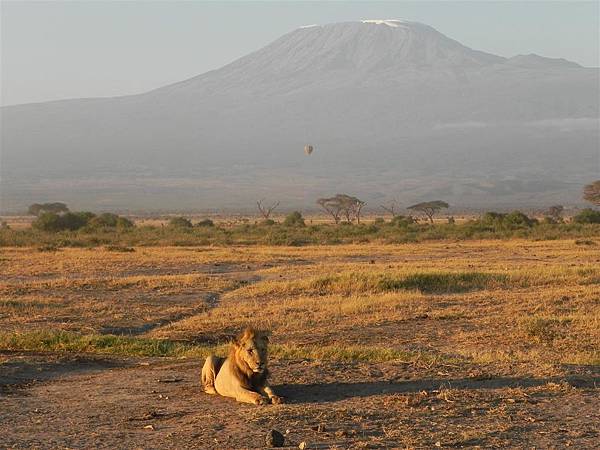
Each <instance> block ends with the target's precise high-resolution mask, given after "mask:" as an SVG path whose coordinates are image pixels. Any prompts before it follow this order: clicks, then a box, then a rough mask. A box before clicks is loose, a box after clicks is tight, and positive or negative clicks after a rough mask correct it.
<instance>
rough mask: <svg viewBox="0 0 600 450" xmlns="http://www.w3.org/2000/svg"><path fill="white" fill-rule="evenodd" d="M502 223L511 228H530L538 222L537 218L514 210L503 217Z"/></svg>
mask: <svg viewBox="0 0 600 450" xmlns="http://www.w3.org/2000/svg"><path fill="white" fill-rule="evenodd" d="M502 223H503V224H504V225H505V226H507V227H509V228H513V227H516V228H524V227H526V228H529V227H532V226H533V225H535V224H536V223H537V220H536V219H532V218H530V217H528V216H527V215H525V214H523V213H522V212H521V211H513V212H511V213H509V214H507V215H506V216H504V218H503V219H502Z"/></svg>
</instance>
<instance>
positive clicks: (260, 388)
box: [201, 328, 283, 405]
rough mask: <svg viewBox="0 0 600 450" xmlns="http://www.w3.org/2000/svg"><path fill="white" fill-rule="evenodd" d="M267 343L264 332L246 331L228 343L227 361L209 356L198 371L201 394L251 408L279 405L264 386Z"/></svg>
mask: <svg viewBox="0 0 600 450" xmlns="http://www.w3.org/2000/svg"><path fill="white" fill-rule="evenodd" d="M268 343H269V333H268V332H266V331H258V330H255V329H253V328H246V329H245V330H244V331H243V332H242V333H241V334H240V335H239V336H238V337H237V338H236V339H235V341H234V342H233V343H232V345H231V348H230V350H229V355H228V356H227V358H219V357H218V356H215V355H209V356H208V358H206V362H205V363H204V366H203V367H202V376H201V382H202V388H203V389H204V392H206V393H207V394H219V395H222V396H223V397H232V398H235V399H236V400H237V401H238V402H244V403H253V404H255V405H265V404H267V403H269V401H270V402H271V403H273V404H279V403H283V398H281V397H279V396H278V395H276V394H275V393H274V392H273V389H271V387H270V386H269V385H268V383H267V378H268V376H269V370H268V369H267V360H268V353H267V345H268Z"/></svg>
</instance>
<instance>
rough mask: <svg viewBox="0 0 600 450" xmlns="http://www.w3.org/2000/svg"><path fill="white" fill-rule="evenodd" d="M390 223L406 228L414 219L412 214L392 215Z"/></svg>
mask: <svg viewBox="0 0 600 450" xmlns="http://www.w3.org/2000/svg"><path fill="white" fill-rule="evenodd" d="M390 223H391V224H392V225H395V226H397V227H400V228H406V227H408V226H409V225H412V224H413V223H415V219H413V218H412V216H394V217H393V218H392V220H391V221H390Z"/></svg>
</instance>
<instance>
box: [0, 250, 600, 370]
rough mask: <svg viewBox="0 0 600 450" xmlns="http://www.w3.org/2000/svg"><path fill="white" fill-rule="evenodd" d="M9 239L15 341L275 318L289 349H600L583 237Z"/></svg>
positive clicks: (499, 355)
mask: <svg viewBox="0 0 600 450" xmlns="http://www.w3.org/2000/svg"><path fill="white" fill-rule="evenodd" d="M1 251H2V253H1V254H0V273H1V274H2V275H1V277H0V326H1V327H2V328H3V329H4V330H6V331H7V332H8V333H9V334H8V335H7V334H5V335H3V337H2V342H4V343H5V344H3V346H4V347H5V348H6V347H7V344H6V342H9V341H10V339H11V338H10V336H13V337H14V336H16V334H15V333H21V334H22V335H28V336H30V338H27V339H25V341H27V342H29V344H27V348H31V347H35V345H33V344H31V342H33V341H35V338H31V336H34V337H35V336H36V334H35V333H47V331H48V330H53V331H55V332H60V331H61V330H62V331H66V332H70V333H72V332H76V333H78V336H86V335H87V336H88V337H87V338H81V339H84V341H82V342H88V343H87V344H86V346H84V347H85V349H86V350H89V351H100V350H99V347H98V345H96V344H93V345H92V344H89V342H96V341H94V339H96V338H94V339H92V338H91V337H89V336H96V337H97V336H102V335H103V333H105V334H107V335H108V334H114V333H115V332H117V333H123V334H125V335H128V334H131V335H135V336H136V339H148V340H149V341H148V342H155V341H156V340H157V339H158V340H164V339H166V341H164V342H171V343H173V342H175V341H178V340H184V341H183V342H188V344H186V345H192V346H193V347H190V348H188V347H185V346H184V347H182V348H184V350H181V351H180V350H173V349H171V350H168V351H166V354H168V355H171V356H181V355H185V354H190V355H191V354H195V353H194V352H200V353H202V352H204V351H205V350H206V349H209V348H215V347H214V346H215V345H216V346H217V347H218V346H219V345H221V344H222V343H223V342H225V341H226V340H227V339H228V338H229V337H231V335H232V334H234V333H235V332H237V331H238V330H239V329H240V328H241V327H243V326H245V325H249V324H252V325H258V326H263V327H268V328H271V329H272V330H273V332H274V344H275V348H276V349H277V350H276V351H275V354H276V355H277V356H279V357H288V356H294V357H307V358H308V357H310V358H325V359H335V358H339V359H353V358H354V359H363V360H386V358H391V359H394V358H397V359H402V358H404V357H408V358H409V359H410V358H413V357H414V355H416V354H419V355H420V354H426V355H429V357H441V358H446V359H447V360H460V361H465V362H469V364H483V365H497V366H498V370H502V371H516V370H519V371H525V372H527V371H529V372H536V371H552V370H558V369H557V367H558V366H560V365H566V364H588V365H589V364H591V365H598V364H600V351H599V348H600V345H599V344H600V331H599V330H600V303H599V302H598V298H600V264H599V263H600V257H599V255H598V252H597V249H596V247H595V246H593V245H579V244H575V243H574V241H573V240H572V239H571V240H556V241H540V242H532V241H524V240H511V241H502V242H499V241H468V242H458V243H457V242H445V241H441V242H427V243H419V244H404V245H376V244H368V245H338V246H319V247H261V246H254V247H233V248H213V247H194V248H186V247H153V248H141V247H137V248H135V251H133V252H130V251H111V250H110V249H106V248H96V249H72V248H70V249H62V250H60V251H56V252H55V251H47V252H42V251H38V250H37V249H25V248H19V249H16V248H3V249H2V250H1ZM28 333H29V334H28ZM31 333H33V334H31ZM37 336H39V335H37ZM70 339H72V340H74V342H77V339H79V338H77V339H76V338H70ZM85 339H88V341H85ZM90 339H91V341H90ZM97 339H99V338H97ZM115 339H117V338H115ZM173 340H175V341H173ZM10 342H13V344H11V345H13V347H14V346H15V345H16V346H17V347H18V346H19V345H21V346H25V344H18V345H17V344H14V342H24V341H23V340H21V341H19V340H17V341H14V340H13V341H10ZM108 342H120V341H118V339H117V341H111V340H110V339H108ZM80 344H81V342H79V344H74V345H73V346H72V347H71V348H73V349H81V348H83V347H82V346H81V345H82V344H81V345H80ZM136 345H137V344H136ZM144 345H146V344H144ZM147 345H149V346H150V347H151V344H147ZM152 345H154V344H152ZM162 345H166V344H162ZM169 345H171V344H169ZM173 345H174V344H173ZM177 345H183V344H177ZM114 346H115V348H120V349H122V350H120V352H124V353H126V352H127V351H129V350H127V349H128V348H133V347H135V346H133V347H132V346H130V345H124V344H122V343H119V344H118V345H117V344H114ZM108 347H110V345H108V344H107V346H105V348H108ZM49 348H55V347H52V346H50V347H49ZM169 348H170V347H169ZM174 348H179V347H174ZM123 349H124V350H123ZM198 349H200V350H198ZM131 351H132V352H133V353H135V351H133V350H131ZM186 352H187V353H186ZM190 352H191V353H190ZM198 354H199V353H198ZM386 355H387V356H386ZM407 355H409V356H407ZM410 355H413V356H410Z"/></svg>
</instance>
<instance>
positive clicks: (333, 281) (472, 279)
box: [236, 272, 524, 296]
mask: <svg viewBox="0 0 600 450" xmlns="http://www.w3.org/2000/svg"><path fill="white" fill-rule="evenodd" d="M513 282H514V284H517V285H519V286H521V285H522V284H523V283H524V280H513V279H512V278H511V277H510V276H509V275H507V274H498V273H483V272H417V273H412V274H397V275H396V274H388V273H386V272H343V273H340V274H331V275H322V276H318V277H312V278H305V279H301V280H292V281H267V282H264V283H257V284H254V285H250V286H247V287H243V288H241V289H240V290H238V291H236V294H240V295H257V296H266V295H334V294H337V295H345V296H348V295H356V294H359V293H362V294H380V293H386V292H395V291H401V290H403V291H420V292H422V293H425V294H432V293H435V294H444V293H460V292H467V291H475V290H482V289H491V288H499V287H505V286H509V285H512V284H513Z"/></svg>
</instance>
